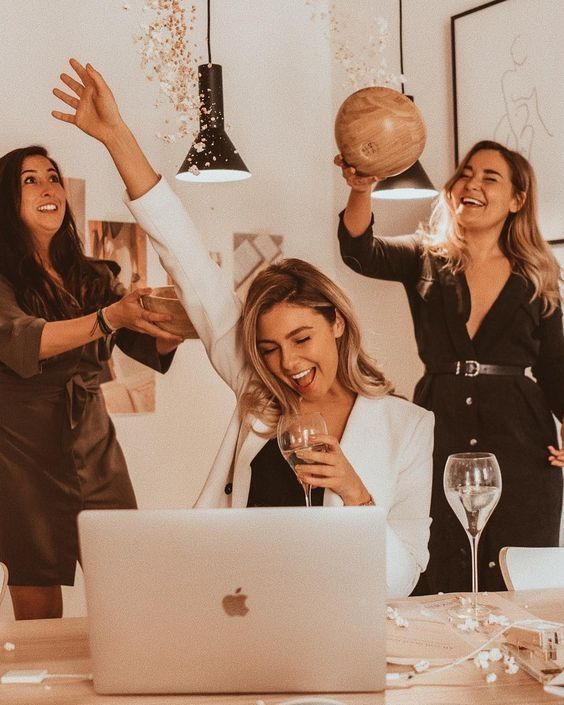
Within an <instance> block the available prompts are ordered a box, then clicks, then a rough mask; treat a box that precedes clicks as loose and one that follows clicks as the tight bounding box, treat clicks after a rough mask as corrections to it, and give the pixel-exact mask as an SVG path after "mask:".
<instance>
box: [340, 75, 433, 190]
mask: <svg viewBox="0 0 564 705" xmlns="http://www.w3.org/2000/svg"><path fill="white" fill-rule="evenodd" d="M426 138H427V132H426V129H425V123H424V122H423V118H422V116H421V113H420V112H419V109H418V108H417V106H416V105H415V103H414V102H413V101H412V100H410V99H409V98H408V97H407V96H406V95H403V94H402V93H399V92H398V91H394V90H392V89H391V88H385V87H383V86H375V87H373V88H362V89H361V90H359V91H356V93H353V94H352V95H350V96H349V97H348V98H347V99H346V100H345V102H344V103H343V104H342V105H341V107H340V108H339V112H338V113H337V117H336V119H335V140H336V141H337V146H338V148H339V152H340V153H341V155H342V156H343V159H344V160H345V161H346V162H347V163H348V164H350V165H351V166H354V167H355V169H356V170H357V172H358V173H359V174H361V175H364V176H378V177H380V178H381V179H384V178H386V177H388V176H395V175H396V174H401V172H402V171H405V170H406V169H409V167H410V166H411V165H412V164H415V162H416V161H417V160H418V159H419V157H420V156H421V153H422V152H423V148H424V147H425V140H426Z"/></svg>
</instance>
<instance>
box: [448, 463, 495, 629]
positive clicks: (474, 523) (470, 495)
mask: <svg viewBox="0 0 564 705" xmlns="http://www.w3.org/2000/svg"><path fill="white" fill-rule="evenodd" d="M443 484H444V490H445V495H446V498H447V500H448V503H449V504H450V506H451V507H452V510H453V511H454V513H455V514H456V516H457V518H458V520H459V521H460V523H461V524H462V526H463V527H464V530H465V531H466V533H467V535H468V539H469V540H470V550H471V556H472V600H471V604H470V606H463V605H462V606H461V607H459V608H455V609H453V610H450V611H449V614H450V615H451V616H452V617H455V618H458V619H464V618H466V617H470V618H472V619H474V620H476V621H480V620H483V619H484V618H485V617H487V616H488V614H490V612H491V610H490V609H489V608H488V607H486V606H485V605H479V604H478V542H479V540H480V536H481V533H482V530H483V528H484V526H485V525H486V522H487V521H488V519H489V518H490V516H491V514H492V512H493V510H494V509H495V507H496V505H497V503H498V502H499V498H500V496H501V472H500V470H499V464H498V462H497V458H496V457H495V455H494V454H493V453H455V454H454V455H449V457H448V459H447V461H446V465H445V472H444V476H443Z"/></svg>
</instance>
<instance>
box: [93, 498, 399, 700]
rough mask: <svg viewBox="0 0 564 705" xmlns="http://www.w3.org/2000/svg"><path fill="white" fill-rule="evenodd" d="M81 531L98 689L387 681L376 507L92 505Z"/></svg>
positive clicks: (272, 688)
mask: <svg viewBox="0 0 564 705" xmlns="http://www.w3.org/2000/svg"><path fill="white" fill-rule="evenodd" d="M79 531H80V541H81V550H82V560H83V570H84V577H85V585H86V600H87V607H88V616H89V624H90V647H91V653H92V670H93V676H94V687H95V689H96V691H97V692H99V693H225V692H231V693H237V692H239V693H253V692H254V693H266V692H326V693H332V692H354V691H361V692H362V691H367V692H371V691H378V690H382V689H383V688H384V673H385V641H386V640H385V599H386V580H385V574H386V563H385V557H384V552H385V519H384V514H383V511H382V510H380V509H378V508H373V507H343V508H330V507H317V508H315V507H314V508H305V507H304V508H272V509H187V510H160V509H159V510H102V511H98V510H94V511H85V512H82V513H81V514H80V516H79Z"/></svg>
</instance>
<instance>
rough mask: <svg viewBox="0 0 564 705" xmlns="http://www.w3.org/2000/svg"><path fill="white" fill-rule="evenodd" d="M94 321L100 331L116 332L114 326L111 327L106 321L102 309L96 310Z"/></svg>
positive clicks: (104, 332)
mask: <svg viewBox="0 0 564 705" xmlns="http://www.w3.org/2000/svg"><path fill="white" fill-rule="evenodd" d="M96 321H97V323H98V328H100V330H101V331H102V333H103V334H104V335H112V333H115V332H116V330H117V329H116V328H112V326H111V325H110V324H109V323H108V321H107V319H106V317H105V316H104V309H103V308H99V309H98V310H97V311H96Z"/></svg>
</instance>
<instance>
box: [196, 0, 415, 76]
mask: <svg viewBox="0 0 564 705" xmlns="http://www.w3.org/2000/svg"><path fill="white" fill-rule="evenodd" d="M400 2H401V0H400ZM211 63H212V58H211V42H210V0H208V64H211Z"/></svg>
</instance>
